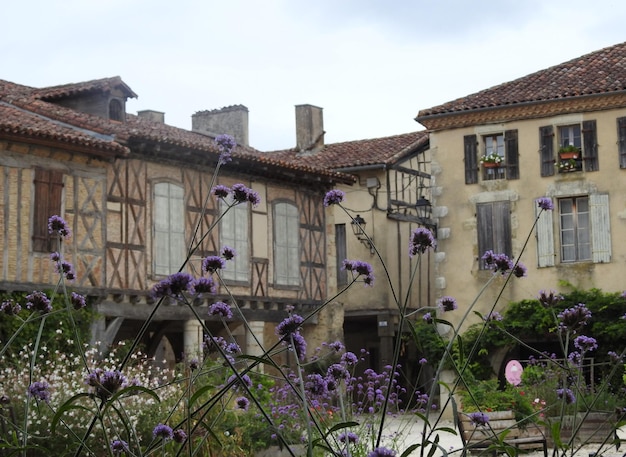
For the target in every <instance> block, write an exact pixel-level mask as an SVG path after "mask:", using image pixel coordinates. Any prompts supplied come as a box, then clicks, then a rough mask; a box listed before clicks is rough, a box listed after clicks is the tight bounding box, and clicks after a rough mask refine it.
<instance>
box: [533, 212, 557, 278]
mask: <svg viewBox="0 0 626 457" xmlns="http://www.w3.org/2000/svg"><path fill="white" fill-rule="evenodd" d="M533 204H534V205H535V216H536V217H537V216H538V217H539V219H538V220H537V225H536V226H535V234H536V237H537V266H539V267H553V266H554V257H555V254H554V227H553V222H552V211H542V210H541V208H539V207H538V206H537V203H536V200H533Z"/></svg>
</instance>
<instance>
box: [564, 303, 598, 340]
mask: <svg viewBox="0 0 626 457" xmlns="http://www.w3.org/2000/svg"><path fill="white" fill-rule="evenodd" d="M557 317H558V318H559V321H560V322H559V329H560V330H570V331H571V332H573V333H576V332H577V331H578V330H579V329H580V328H581V327H583V326H584V325H587V321H589V319H591V311H589V309H588V308H587V307H586V306H585V305H584V304H583V303H579V304H578V305H576V306H574V307H572V308H567V309H566V310H563V311H561V312H560V313H559V314H558V315H557Z"/></svg>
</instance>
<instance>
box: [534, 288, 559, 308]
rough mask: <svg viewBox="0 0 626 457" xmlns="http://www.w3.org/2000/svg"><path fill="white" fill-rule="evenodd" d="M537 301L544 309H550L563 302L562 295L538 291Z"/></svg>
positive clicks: (552, 291)
mask: <svg viewBox="0 0 626 457" xmlns="http://www.w3.org/2000/svg"><path fill="white" fill-rule="evenodd" d="M537 299H538V300H539V302H540V303H541V304H542V305H543V306H545V307H546V308H551V307H553V306H554V305H556V304H558V303H559V302H561V301H563V295H561V294H559V293H557V292H555V291H554V290H550V291H545V290H540V291H539V296H538V297H537Z"/></svg>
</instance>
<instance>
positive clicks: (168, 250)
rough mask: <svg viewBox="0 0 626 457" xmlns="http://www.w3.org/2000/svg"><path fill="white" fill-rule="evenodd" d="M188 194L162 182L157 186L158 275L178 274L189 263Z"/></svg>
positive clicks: (156, 254) (156, 264)
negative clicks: (186, 213)
mask: <svg viewBox="0 0 626 457" xmlns="http://www.w3.org/2000/svg"><path fill="white" fill-rule="evenodd" d="M183 196H184V191H183V188H182V187H181V186H178V185H176V184H172V183H167V182H162V183H157V184H155V185H154V273H155V274H157V275H170V274H172V273H176V272H177V271H178V270H179V269H180V267H181V265H182V264H183V262H184V260H185V214H184V202H183Z"/></svg>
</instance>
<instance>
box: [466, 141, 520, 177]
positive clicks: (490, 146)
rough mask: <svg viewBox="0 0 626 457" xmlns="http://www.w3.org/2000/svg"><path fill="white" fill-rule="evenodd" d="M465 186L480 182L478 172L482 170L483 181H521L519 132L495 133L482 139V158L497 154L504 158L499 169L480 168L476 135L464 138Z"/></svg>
mask: <svg viewBox="0 0 626 457" xmlns="http://www.w3.org/2000/svg"><path fill="white" fill-rule="evenodd" d="M463 140H464V161H465V184H475V183H477V182H478V170H479V169H481V168H482V170H483V172H482V179H483V180H492V179H519V149H518V139H517V130H506V131H505V132H504V133H502V132H495V133H491V134H488V135H483V137H482V141H483V143H482V146H481V147H482V149H481V151H480V152H481V157H482V156H487V155H490V154H496V155H498V156H500V157H501V158H502V161H501V162H500V163H499V165H498V166H497V167H493V168H492V167H489V166H484V165H483V166H480V160H479V157H478V146H479V144H478V141H477V136H476V135H466V136H465V137H464V138H463Z"/></svg>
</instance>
